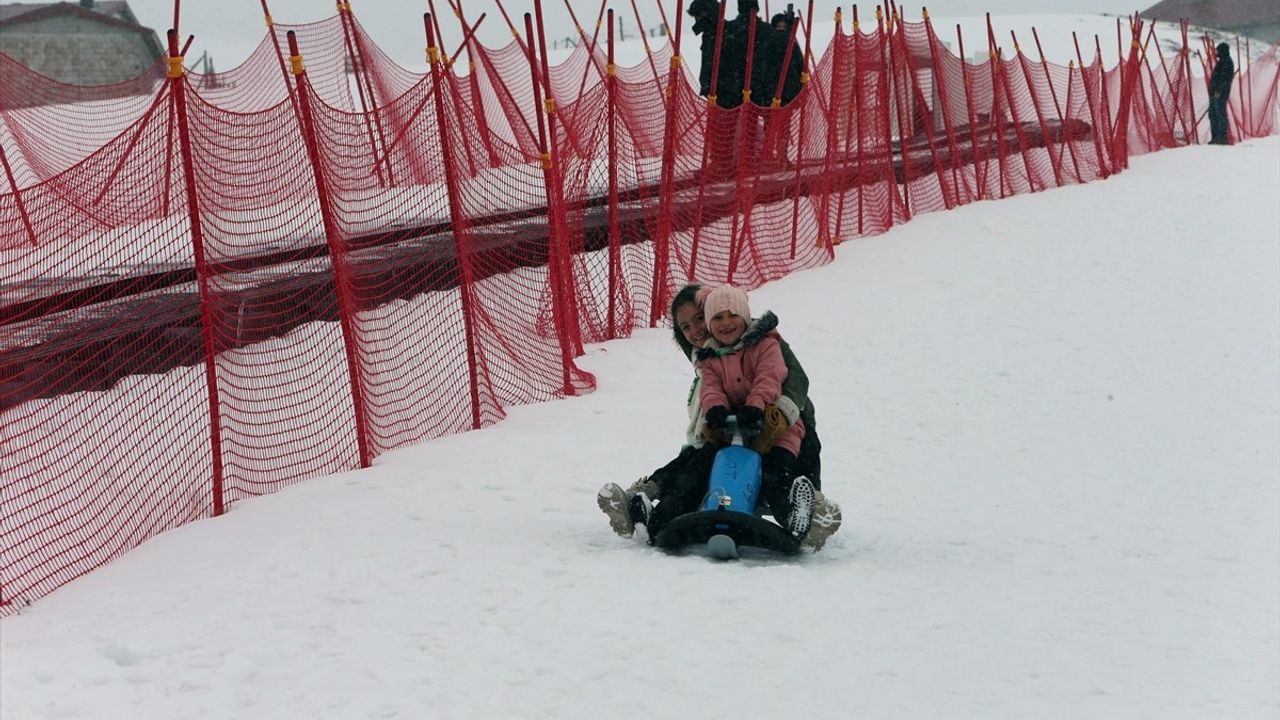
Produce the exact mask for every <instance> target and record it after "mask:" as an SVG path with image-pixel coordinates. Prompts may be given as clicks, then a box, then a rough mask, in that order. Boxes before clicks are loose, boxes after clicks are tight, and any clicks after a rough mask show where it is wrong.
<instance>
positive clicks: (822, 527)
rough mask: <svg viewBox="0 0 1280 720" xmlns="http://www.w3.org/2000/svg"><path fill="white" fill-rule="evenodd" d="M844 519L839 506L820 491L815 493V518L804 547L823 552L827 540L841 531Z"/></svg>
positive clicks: (812, 520) (811, 523) (811, 522)
mask: <svg viewBox="0 0 1280 720" xmlns="http://www.w3.org/2000/svg"><path fill="white" fill-rule="evenodd" d="M843 519H844V518H843V515H842V513H841V512H840V505H839V504H837V503H834V502H832V501H830V500H828V499H827V498H826V496H825V495H823V494H822V493H821V492H820V491H814V501H813V518H812V519H811V520H810V522H809V534H808V535H805V536H804V543H803V544H804V546H805V547H807V548H813V550H815V551H817V550H821V549H822V546H823V545H826V544H827V539H828V538H830V537H831V536H832V535H834V534H835V532H836V530H839V529H840V523H841V521H842V520H843Z"/></svg>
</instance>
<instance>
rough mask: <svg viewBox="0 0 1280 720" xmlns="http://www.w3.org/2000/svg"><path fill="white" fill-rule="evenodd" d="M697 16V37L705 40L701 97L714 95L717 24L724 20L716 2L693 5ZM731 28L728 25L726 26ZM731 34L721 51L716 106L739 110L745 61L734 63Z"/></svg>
mask: <svg viewBox="0 0 1280 720" xmlns="http://www.w3.org/2000/svg"><path fill="white" fill-rule="evenodd" d="M689 14H690V15H692V16H693V34H694V35H699V36H701V37H702V47H701V50H702V67H701V69H700V70H699V73H698V85H699V87H698V94H700V95H702V96H703V97H710V96H711V71H712V68H713V67H715V59H716V24H717V23H718V22H719V21H720V3H719V2H717V1H716V0H693V2H692V3H690V4H689ZM726 25H728V23H726ZM731 44H732V43H731V42H730V41H729V37H728V34H727V33H726V37H725V42H724V43H722V45H723V46H722V47H721V48H720V58H721V60H720V68H719V73H718V79H717V81H716V105H718V106H719V107H722V108H736V107H738V106H739V105H741V104H742V62H741V61H740V60H739V61H738V62H736V63H735V62H733V61H732V59H731V58H732V57H733V50H732V48H731V47H730V46H731Z"/></svg>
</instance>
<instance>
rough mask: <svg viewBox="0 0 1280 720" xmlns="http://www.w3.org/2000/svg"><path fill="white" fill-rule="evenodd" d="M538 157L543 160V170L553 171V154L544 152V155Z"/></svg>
mask: <svg viewBox="0 0 1280 720" xmlns="http://www.w3.org/2000/svg"><path fill="white" fill-rule="evenodd" d="M538 157H540V158H541V159H542V169H543V170H550V169H551V153H545V152H544V153H542V154H541V155H539V156H538Z"/></svg>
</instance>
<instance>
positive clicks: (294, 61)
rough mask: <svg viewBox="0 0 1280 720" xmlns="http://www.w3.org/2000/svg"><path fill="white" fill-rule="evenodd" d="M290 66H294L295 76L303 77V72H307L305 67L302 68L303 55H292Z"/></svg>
mask: <svg viewBox="0 0 1280 720" xmlns="http://www.w3.org/2000/svg"><path fill="white" fill-rule="evenodd" d="M289 64H290V65H292V66H293V74H294V75H301V74H302V73H303V71H304V70H305V68H303V67H302V56H301V55H290V56H289Z"/></svg>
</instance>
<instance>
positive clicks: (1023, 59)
mask: <svg viewBox="0 0 1280 720" xmlns="http://www.w3.org/2000/svg"><path fill="white" fill-rule="evenodd" d="M1009 37H1010V38H1011V39H1012V40H1013V52H1014V53H1015V54H1016V55H1017V56H1018V67H1019V68H1021V70H1022V78H1023V80H1025V81H1026V83H1027V94H1028V95H1029V96H1030V97H1031V107H1033V108H1035V111H1036V122H1038V123H1039V124H1040V133H1041V135H1043V136H1044V149H1045V151H1046V152H1048V153H1049V164H1050V166H1052V168H1053V181H1054V182H1055V183H1056V184H1057V186H1058V187H1062V170H1061V167H1062V149H1061V148H1059V149H1058V154H1057V156H1056V157H1055V156H1054V153H1053V138H1052V137H1051V136H1050V135H1049V125H1048V123H1046V122H1045V121H1044V112H1043V111H1042V110H1041V109H1040V96H1039V93H1037V92H1036V86H1035V83H1033V82H1032V81H1031V71H1030V70H1028V69H1027V55H1026V53H1024V52H1022V46H1021V45H1019V44H1018V35H1017V33H1015V32H1014V31H1013V30H1010V31H1009ZM1047 77H1048V76H1047V75H1046V78H1047ZM1048 83H1049V87H1050V88H1051V89H1052V88H1053V80H1052V79H1050V80H1049V81H1048ZM1028 151H1029V148H1027V147H1026V146H1023V148H1022V157H1023V159H1025V158H1026V156H1027V152H1028Z"/></svg>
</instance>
